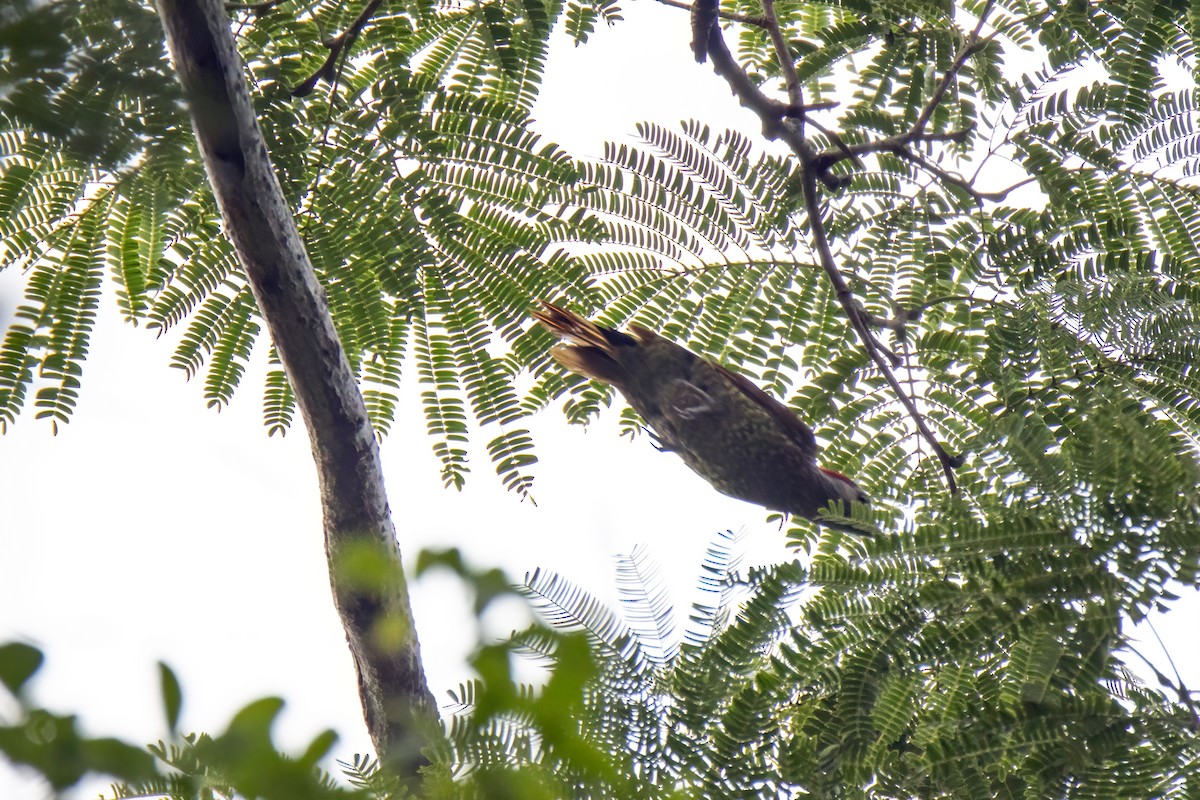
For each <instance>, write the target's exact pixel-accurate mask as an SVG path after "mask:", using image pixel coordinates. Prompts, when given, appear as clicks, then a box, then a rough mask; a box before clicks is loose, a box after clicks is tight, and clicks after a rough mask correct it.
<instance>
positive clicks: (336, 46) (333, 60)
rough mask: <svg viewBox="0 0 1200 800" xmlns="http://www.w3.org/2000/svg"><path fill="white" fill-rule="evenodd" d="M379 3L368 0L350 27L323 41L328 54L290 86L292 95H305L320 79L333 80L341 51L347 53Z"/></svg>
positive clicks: (378, 0) (379, 1)
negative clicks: (320, 62)
mask: <svg viewBox="0 0 1200 800" xmlns="http://www.w3.org/2000/svg"><path fill="white" fill-rule="evenodd" d="M381 5H383V0H368V2H367V4H366V5H365V6H363V10H362V11H361V12H360V13H359V15H358V17H357V18H356V19H355V20H354V22H352V23H350V27H348V28H346V30H344V31H342V32H341V33H339V34H338V35H337V36H334V37H333V38H332V39H329V40H328V41H326V42H325V43H324V44H325V47H326V48H328V49H329V55H327V56H326V57H325V61H324V62H323V63H322V64H321V66H319V67H317V69H316V70H315V71H314V72H313V73H312V74H311V75H309V76H308V77H307V78H305V79H304V80H303V81H301V82H300V83H298V84H296V86H294V87H293V88H292V97H307V96H308V95H310V94H312V91H313V89H315V88H317V83H319V82H320V81H321V80H322V79H324V80H326V81H329V82H330V83H333V82H334V79H335V78H336V77H337V64H338V61H339V59H341V58H342V56H343V53H349V51H350V46H351V45H352V44H354V40H355V39H357V38H358V35H359V34H360V33H362V29H363V28H364V27H366V25H367V23H368V22H370V21H371V17H372V16H374V14H375V12H376V11H377V10H378V9H379V6H381Z"/></svg>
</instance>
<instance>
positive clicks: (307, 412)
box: [158, 0, 436, 775]
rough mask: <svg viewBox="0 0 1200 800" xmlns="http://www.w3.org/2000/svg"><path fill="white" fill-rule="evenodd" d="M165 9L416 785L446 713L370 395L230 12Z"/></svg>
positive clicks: (380, 713)
mask: <svg viewBox="0 0 1200 800" xmlns="http://www.w3.org/2000/svg"><path fill="white" fill-rule="evenodd" d="M158 10H159V16H160V18H161V19H162V23H163V27H164V29H165V30H166V35H167V43H168V45H169V47H170V51H171V55H172V58H173V60H174V63H175V68H176V71H177V73H178V76H179V80H180V82H181V83H182V85H183V88H184V92H185V94H186V96H187V99H188V103H189V106H190V110H191V114H192V121H193V125H194V127H195V134H196V139H197V141H198V142H199V145H200V151H201V153H202V155H203V157H204V163H205V167H206V169H207V172H208V176H209V180H210V182H211V183H212V187H213V192H214V193H215V195H216V198H217V203H218V204H219V206H220V209H221V215H222V218H223V220H224V225H225V233H226V235H227V236H229V238H230V240H231V241H232V242H233V245H234V247H235V249H236V251H237V254H238V258H239V260H240V262H241V266H242V269H243V270H244V271H245V274H246V277H247V279H248V281H249V284H250V287H251V289H252V290H253V292H254V297H255V299H256V300H257V302H258V307H259V309H260V310H261V312H262V316H263V319H264V320H265V321H266V323H267V328H268V329H269V331H270V334H271V338H272V340H273V342H274V344H275V347H276V348H277V350H278V352H279V356H280V359H281V360H282V362H283V366H284V369H285V370H286V372H287V376H288V378H289V380H290V381H291V384H292V387H293V389H294V390H295V394H296V399H297V404H298V405H299V407H300V411H301V414H302V415H303V418H304V422H305V426H306V427H307V429H308V434H309V439H310V442H311V444H312V453H313V459H314V460H315V462H316V465H317V475H318V478H319V481H320V488H321V505H322V508H323V511H324V529H325V551H326V555H327V557H328V560H329V568H330V570H329V574H330V582H331V584H332V587H333V596H334V603H335V605H336V607H337V611H338V614H339V615H340V616H341V620H342V624H343V626H344V627H345V629H346V638H347V640H348V642H349V645H350V651H351V653H352V654H353V656H354V662H355V665H356V667H357V669H358V679H359V694H360V697H361V698H362V704H363V713H364V715H365V717H366V722H367V728H368V730H369V731H370V735H371V740H372V743H373V744H374V746H375V750H376V753H377V754H378V756H379V758H380V759H381V760H383V761H384V763H385V764H388V765H389V766H391V767H392V768H393V769H395V770H396V771H398V772H399V773H401V774H408V775H413V774H415V770H416V767H417V766H419V764H420V763H421V757H420V752H419V751H420V747H421V745H422V743H423V742H424V740H425V738H424V735H423V733H424V732H425V731H426V730H427V729H426V728H425V727H424V726H426V725H430V724H434V723H435V722H436V707H435V704H434V699H433V695H432V694H431V693H430V691H429V687H428V684H427V683H426V680H425V674H424V672H423V670H422V667H421V658H420V648H419V645H418V641H417V634H416V628H415V626H414V624H413V616H412V610H411V608H410V605H409V598H408V589H407V585H406V582H405V579H404V573H403V569H402V566H401V558H400V550H399V547H398V545H397V543H396V531H395V528H394V527H393V524H392V520H391V515H390V511H389V508H388V501H387V494H386V491H385V489H384V483H383V472H382V467H381V464H380V460H379V449H378V446H377V444H376V440H375V435H374V431H373V430H372V428H371V423H370V420H369V419H368V417H367V410H366V407H365V405H364V403H363V399H362V394H361V392H360V391H359V387H358V383H357V381H356V379H355V375H354V373H353V372H352V371H351V369H350V365H349V363H348V362H347V360H346V357H345V353H344V352H343V350H342V346H341V343H340V342H339V341H338V337H337V332H336V331H335V329H334V325H333V320H332V318H331V317H330V313H329V307H328V304H327V302H326V298H325V292H324V290H323V289H322V288H321V285H320V283H319V282H318V281H317V277H316V274H315V272H314V271H313V267H312V264H311V262H310V261H309V259H308V255H307V253H306V252H305V249H304V244H303V242H302V241H301V239H300V235H299V232H298V231H297V229H296V225H295V222H294V220H293V218H292V213H291V209H290V208H288V205H287V202H286V200H285V198H284V196H283V192H282V190H281V189H280V186H279V182H278V180H277V178H276V175H275V171H274V168H273V167H272V165H271V162H270V159H269V158H268V155H267V148H266V145H265V143H264V141H263V137H262V132H261V130H260V129H259V127H258V122H257V119H256V118H255V115H254V110H253V106H252V104H251V98H250V93H249V90H248V89H247V85H246V78H245V75H244V67H243V64H242V60H241V58H240V56H239V55H238V52H237V49H236V46H235V44H234V40H233V36H232V34H231V33H230V29H229V18H228V16H227V14H226V12H225V10H224V8H223V6H222V4H221V2H220V0H158ZM381 563H382V564H384V565H385V566H386V567H387V569H383V570H380V569H379V565H380V564H381ZM380 575H384V576H385V577H379V576H380Z"/></svg>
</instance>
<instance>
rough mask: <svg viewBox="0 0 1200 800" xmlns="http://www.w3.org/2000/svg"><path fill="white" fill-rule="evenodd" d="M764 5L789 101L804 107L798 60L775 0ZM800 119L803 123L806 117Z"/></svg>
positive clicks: (766, 1)
mask: <svg viewBox="0 0 1200 800" xmlns="http://www.w3.org/2000/svg"><path fill="white" fill-rule="evenodd" d="M762 7H763V16H764V17H766V20H767V34H768V35H769V36H770V37H771V46H772V47H774V48H775V58H776V60H778V61H779V69H780V70H781V71H782V72H783V80H784V85H785V86H787V96H788V102H789V103H791V104H792V105H794V106H797V107H798V108H803V107H804V90H803V89H802V88H801V86H800V76H799V75H797V74H796V62H795V61H794V60H793V59H792V52H791V50H789V49H788V45H787V40H786V39H784V38H783V30H782V29H781V28H780V27H779V17H777V16H775V0H762ZM800 119H801V124H802V125H803V124H804V123H803V119H804V118H803V117H801V118H800Z"/></svg>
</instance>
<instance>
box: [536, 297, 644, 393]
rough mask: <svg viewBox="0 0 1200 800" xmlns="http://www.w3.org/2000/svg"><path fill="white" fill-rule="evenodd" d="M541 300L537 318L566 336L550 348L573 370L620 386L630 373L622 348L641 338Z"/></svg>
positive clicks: (558, 358)
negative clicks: (625, 363)
mask: <svg viewBox="0 0 1200 800" xmlns="http://www.w3.org/2000/svg"><path fill="white" fill-rule="evenodd" d="M541 304H542V307H541V308H535V309H534V310H533V312H532V314H533V318H534V319H536V320H537V321H538V322H540V323H542V324H543V325H545V326H546V327H547V328H548V329H549V330H550V332H551V333H553V334H554V335H555V336H558V337H559V338H561V339H564V340H565V341H564V342H562V343H561V344H559V345H557V346H555V347H554V349H552V350H551V351H550V355H551V356H552V357H553V358H554V360H555V361H557V362H558V363H560V364H562V365H563V366H564V367H566V368H567V369H569V370H571V371H572V372H577V373H579V374H580V375H583V376H584V377H587V378H591V379H592V380H597V381H602V382H604V383H611V384H613V385H614V386H616V387H617V388H620V387H621V386H622V385H623V384H624V383H625V380H626V378H627V377H628V373H627V372H626V370H625V367H623V366H622V365H621V361H620V357H619V348H621V347H630V346H636V345H637V341H636V340H635V339H634V338H633V337H632V336H629V335H627V334H624V333H621V332H619V331H614V330H612V329H611V328H605V327H603V326H600V325H597V324H596V323H594V322H592V321H590V320H586V319H584V318H583V317H581V316H579V315H578V314H576V313H574V312H572V311H568V310H566V309H565V308H559V307H558V306H556V305H554V304H553V303H547V302H546V301H545V300H542V301H541Z"/></svg>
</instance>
